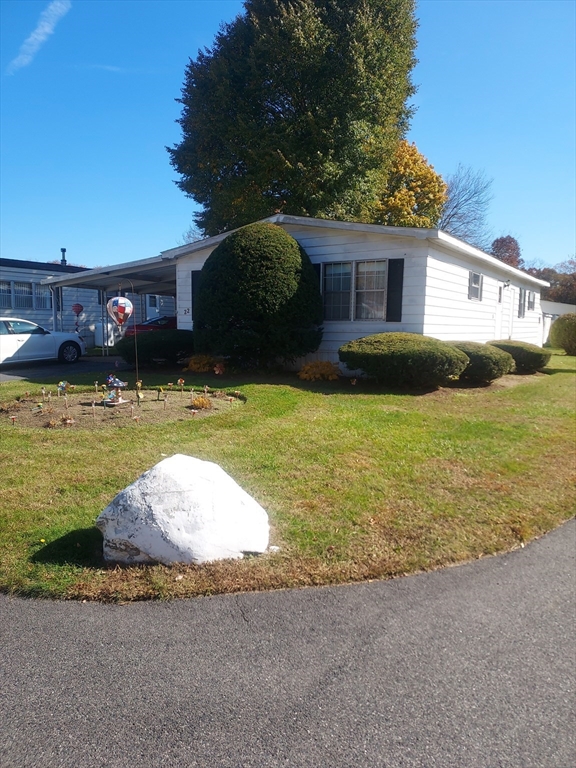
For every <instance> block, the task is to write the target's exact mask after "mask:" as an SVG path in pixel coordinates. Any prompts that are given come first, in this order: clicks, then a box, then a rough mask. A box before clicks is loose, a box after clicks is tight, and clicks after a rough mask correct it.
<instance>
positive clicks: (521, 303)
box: [518, 288, 527, 317]
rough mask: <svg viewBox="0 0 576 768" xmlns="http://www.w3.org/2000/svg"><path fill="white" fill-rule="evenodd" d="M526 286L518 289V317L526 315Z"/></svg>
mask: <svg viewBox="0 0 576 768" xmlns="http://www.w3.org/2000/svg"><path fill="white" fill-rule="evenodd" d="M526 294H527V290H526V288H519V289H518V317H526Z"/></svg>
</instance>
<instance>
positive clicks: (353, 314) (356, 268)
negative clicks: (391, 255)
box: [320, 259, 388, 323]
mask: <svg viewBox="0 0 576 768" xmlns="http://www.w3.org/2000/svg"><path fill="white" fill-rule="evenodd" d="M370 264H384V265H385V266H384V269H383V270H378V269H374V270H373V271H374V275H362V274H361V272H360V270H361V269H362V266H361V265H370ZM336 265H347V266H349V267H350V290H349V291H327V290H326V285H327V279H328V278H329V277H330V276H329V275H327V270H328V268H329V267H331V266H336ZM320 267H321V275H320V277H321V279H320V285H321V292H322V299H323V302H324V322H326V323H354V322H358V323H370V322H377V323H383V322H386V305H387V301H388V259H363V260H361V261H350V260H347V261H327V262H323V263H322V264H321V265H320ZM380 275H382V277H383V286H382V287H370V286H369V282H370V278H374V280H373V282H374V284H376V283H378V282H379V280H378V278H379V277H380ZM363 279H366V280H367V281H366V282H365V283H364V285H363V286H362V280H363ZM330 293H349V300H348V313H347V316H346V317H342V318H331V319H328V318H327V317H326V296H327V295H328V294H330ZM361 294H372V295H374V294H375V295H376V296H380V297H382V298H381V301H380V302H379V304H380V305H381V306H379V308H378V314H379V315H381V316H379V317H359V316H358V315H359V313H360V309H359V307H360V296H361Z"/></svg>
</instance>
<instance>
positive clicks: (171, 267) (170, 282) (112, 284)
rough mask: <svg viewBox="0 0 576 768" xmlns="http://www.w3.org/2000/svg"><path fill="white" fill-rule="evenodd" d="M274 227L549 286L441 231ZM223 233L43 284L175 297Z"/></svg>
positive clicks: (319, 223)
mask: <svg viewBox="0 0 576 768" xmlns="http://www.w3.org/2000/svg"><path fill="white" fill-rule="evenodd" d="M263 222H269V223H271V224H287V225H290V224H291V225H295V226H299V227H309V228H311V229H332V230H334V229H337V230H338V229H339V230H343V231H347V232H362V233H366V234H375V235H386V236H387V237H392V238H395V237H397V238H403V239H406V238H414V239H416V240H422V241H428V242H429V243H430V245H433V246H434V247H437V248H440V249H441V250H445V251H449V252H452V253H458V254H460V255H462V256H464V257H466V258H468V259H469V260H472V261H473V262H475V263H478V264H479V265H484V266H490V267H491V268H493V269H497V270H498V271H500V272H501V273H503V274H505V275H507V276H508V277H509V278H510V279H512V278H513V277H514V278H516V279H517V280H518V279H521V280H522V281H524V282H528V283H532V284H533V285H538V286H548V285H549V283H547V282H546V281H544V280H538V279H537V278H535V277H532V275H529V274H527V273H526V272H522V271H521V270H519V269H516V268H515V267H510V266H509V265H508V264H504V263H503V262H502V261H499V260H498V259H497V258H496V257H495V256H491V255H490V254H488V253H484V251H481V250H480V249H479V248H475V247H474V246H472V245H470V244H469V243H466V242H464V241H463V240H460V239H458V238H457V237H453V236H452V235H449V234H447V233H446V232H443V231H442V230H440V229H423V228H418V227H385V226H382V225H380V224H363V223H360V222H350V221H333V220H332V219H313V218H309V217H306V216H287V215H286V214H282V213H279V214H275V215H274V216H269V217H268V218H266V219H262V220H261V222H259V223H263ZM232 231H234V230H230V232H223V233H221V234H219V235H214V236H213V237H207V238H205V239H204V240H198V241H197V242H194V243H188V244H186V245H181V246H179V247H177V248H170V249H168V250H166V251H161V253H160V254H159V255H158V256H153V257H151V258H148V259H140V260H138V261H129V262H125V263H123V264H116V265H114V266H108V267H98V268H96V269H91V270H88V271H85V272H83V274H82V275H75V276H72V275H70V276H66V277H51V278H47V279H46V280H43V281H42V282H43V283H45V284H48V285H53V286H65V285H75V286H79V287H83V288H99V289H101V290H105V291H112V290H116V289H117V288H119V287H120V288H122V289H124V290H127V289H130V290H131V291H133V292H134V293H152V294H154V293H156V294H160V295H169V296H174V295H176V261H177V260H178V259H180V258H182V257H184V256H190V255H191V254H193V253H196V252H197V251H201V250H204V249H206V248H214V247H215V246H217V245H218V244H219V243H220V242H222V240H224V239H225V238H226V237H227V236H228V235H229V234H231V232H232Z"/></svg>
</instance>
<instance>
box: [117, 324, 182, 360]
mask: <svg viewBox="0 0 576 768" xmlns="http://www.w3.org/2000/svg"><path fill="white" fill-rule="evenodd" d="M136 342H137V345H138V364H139V365H154V364H155V363H157V362H158V361H159V360H163V361H165V362H166V363H168V364H169V365H176V364H177V363H178V361H179V360H181V359H182V358H184V357H188V356H189V355H193V354H194V333H193V332H192V331H184V330H166V331H153V332H149V333H142V334H140V335H138V336H137V337H136ZM114 351H115V352H117V353H118V354H119V355H120V356H121V357H123V358H124V360H126V362H127V363H129V364H130V365H134V364H135V362H136V350H135V348H134V336H129V337H128V338H124V339H121V340H120V341H119V342H118V343H117V344H116V345H115V347H114Z"/></svg>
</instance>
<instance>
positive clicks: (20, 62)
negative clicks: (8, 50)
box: [6, 0, 72, 75]
mask: <svg viewBox="0 0 576 768" xmlns="http://www.w3.org/2000/svg"><path fill="white" fill-rule="evenodd" d="M71 7H72V3H71V0H52V2H51V3H50V5H49V6H48V7H47V8H45V9H44V10H43V11H42V13H41V14H40V18H39V19H38V24H37V25H36V28H35V29H34V31H33V32H32V34H31V35H30V36H29V37H27V38H26V40H24V42H23V43H22V45H21V46H20V51H19V53H18V56H16V58H15V59H13V60H12V61H11V62H10V64H9V65H8V68H7V70H6V71H7V73H8V74H9V75H13V74H14V72H16V71H17V70H18V69H22V67H27V66H28V65H29V64H31V63H32V61H33V60H34V56H36V54H37V53H38V51H39V50H40V48H41V47H42V45H43V44H44V43H45V42H46V40H47V39H48V38H49V37H50V35H51V34H52V33H53V32H54V30H55V29H56V24H58V22H59V21H60V19H61V18H62V17H63V16H65V15H66V14H67V13H68V11H69V10H70V8H71Z"/></svg>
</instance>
